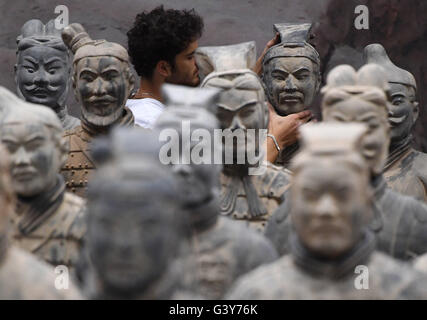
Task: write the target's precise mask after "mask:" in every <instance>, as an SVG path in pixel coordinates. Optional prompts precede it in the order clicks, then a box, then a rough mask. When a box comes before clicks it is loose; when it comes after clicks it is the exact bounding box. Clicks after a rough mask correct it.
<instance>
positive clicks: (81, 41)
mask: <svg viewBox="0 0 427 320" xmlns="http://www.w3.org/2000/svg"><path fill="white" fill-rule="evenodd" d="M62 39H63V40H64V42H65V44H66V45H67V46H68V47H69V48H70V50H71V51H72V52H73V54H74V60H73V67H74V73H73V77H72V78H73V88H74V91H75V95H76V98H77V100H78V101H79V102H80V103H81V107H82V109H81V111H82V120H81V125H80V126H78V127H76V128H74V129H73V130H69V131H66V132H65V137H66V138H67V139H68V141H69V143H70V152H69V155H68V159H67V161H66V163H65V165H64V166H63V167H62V170H61V173H62V175H63V176H64V178H65V181H66V182H65V183H66V187H67V190H69V191H71V192H73V193H75V194H77V195H79V196H84V195H85V192H86V186H87V183H88V181H89V180H90V175H91V172H92V171H93V170H95V168H96V167H95V164H94V162H93V159H92V158H91V156H90V147H89V144H90V142H91V141H92V139H93V138H94V137H96V136H100V135H103V134H107V133H108V132H109V131H110V129H111V128H112V127H114V126H133V125H134V118H133V116H132V113H131V112H130V110H129V109H128V108H127V107H125V103H126V99H127V98H128V96H129V94H130V92H131V91H132V89H133V85H134V82H135V81H134V76H133V75H132V73H131V70H130V67H129V56H128V53H127V51H126V49H125V48H123V47H122V46H121V45H119V44H117V43H113V42H108V41H105V40H92V39H91V38H90V37H89V35H88V34H87V33H86V31H85V30H84V29H83V27H82V26H81V25H80V24H77V23H73V24H70V25H69V26H67V27H65V28H64V30H63V31H62Z"/></svg>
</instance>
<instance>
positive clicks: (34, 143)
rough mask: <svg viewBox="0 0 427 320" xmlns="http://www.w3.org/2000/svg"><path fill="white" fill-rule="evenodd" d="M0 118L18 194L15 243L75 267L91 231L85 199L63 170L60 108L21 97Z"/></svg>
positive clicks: (13, 218)
mask: <svg viewBox="0 0 427 320" xmlns="http://www.w3.org/2000/svg"><path fill="white" fill-rule="evenodd" d="M9 103H11V104H12V105H13V109H12V110H11V111H10V112H9V113H7V115H6V117H5V118H4V119H3V122H2V124H1V128H0V130H1V142H2V143H3V144H4V145H5V146H6V148H7V149H8V151H9V153H10V155H11V156H10V158H11V178H12V186H13V188H14V190H15V192H16V195H17V204H16V208H15V210H14V213H13V214H12V215H11V216H10V219H11V223H12V226H13V228H12V231H11V235H12V239H13V243H14V244H15V245H16V246H19V247H20V248H22V249H24V250H27V251H29V252H31V253H33V254H35V255H37V256H38V257H39V258H41V259H42V260H44V261H46V262H48V263H50V264H52V265H54V266H57V265H65V266H67V267H69V268H72V267H73V266H74V264H75V263H76V261H77V258H78V255H79V250H80V247H81V245H82V239H83V235H84V233H85V231H86V228H85V223H84V210H85V203H84V200H83V199H81V198H80V197H78V196H75V195H72V194H70V193H67V192H66V190H65V183H64V180H63V178H62V176H61V175H60V174H59V169H60V167H61V166H62V164H63V163H64V161H65V159H66V156H67V151H68V145H67V141H66V140H65V139H64V138H63V137H62V135H63V129H62V126H61V123H60V122H59V119H58V117H57V116H56V115H55V113H54V112H53V111H52V110H50V109H48V108H46V107H44V106H40V105H33V104H29V103H27V102H24V101H22V100H20V99H18V98H17V97H14V100H11V101H10V102H9Z"/></svg>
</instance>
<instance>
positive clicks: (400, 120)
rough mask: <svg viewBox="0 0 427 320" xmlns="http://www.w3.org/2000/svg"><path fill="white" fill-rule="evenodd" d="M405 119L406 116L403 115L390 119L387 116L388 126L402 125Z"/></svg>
mask: <svg viewBox="0 0 427 320" xmlns="http://www.w3.org/2000/svg"><path fill="white" fill-rule="evenodd" d="M407 117H408V116H407V115H406V114H404V115H403V116H400V117H391V116H389V117H388V121H389V122H390V124H391V125H392V126H397V125H399V124H401V123H403V122H404V121H405V120H406V118H407Z"/></svg>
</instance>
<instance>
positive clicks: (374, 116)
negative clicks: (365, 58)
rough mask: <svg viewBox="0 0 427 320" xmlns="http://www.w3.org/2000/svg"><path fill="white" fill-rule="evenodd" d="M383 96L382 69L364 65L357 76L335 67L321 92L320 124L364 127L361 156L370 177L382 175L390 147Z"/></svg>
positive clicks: (347, 67) (350, 68) (384, 98)
mask: <svg viewBox="0 0 427 320" xmlns="http://www.w3.org/2000/svg"><path fill="white" fill-rule="evenodd" d="M387 92H388V84H387V81H386V78H385V74H384V69H383V68H382V67H380V66H378V65H375V64H367V65H364V66H363V67H362V68H360V69H359V71H357V72H356V70H354V69H353V67H351V66H349V65H340V66H337V67H335V68H334V69H332V70H331V71H330V73H329V74H328V77H327V84H326V86H325V87H324V88H322V93H323V94H324V96H323V100H322V117H323V120H324V121H327V122H330V121H334V122H361V123H365V124H366V125H367V126H368V132H367V133H366V134H365V136H364V139H363V140H364V141H363V156H364V157H365V159H366V160H367V161H368V163H369V164H370V166H371V170H372V174H373V175H374V176H377V175H379V174H381V173H382V170H383V167H384V164H385V161H386V159H387V155H388V146H389V144H390V126H389V122H388V118H387V115H388V102H387Z"/></svg>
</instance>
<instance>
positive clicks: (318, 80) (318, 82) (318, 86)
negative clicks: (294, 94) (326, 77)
mask: <svg viewBox="0 0 427 320" xmlns="http://www.w3.org/2000/svg"><path fill="white" fill-rule="evenodd" d="M321 84H322V73H321V72H320V71H319V72H318V73H317V83H316V93H317V92H319V90H320V85H321Z"/></svg>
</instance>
